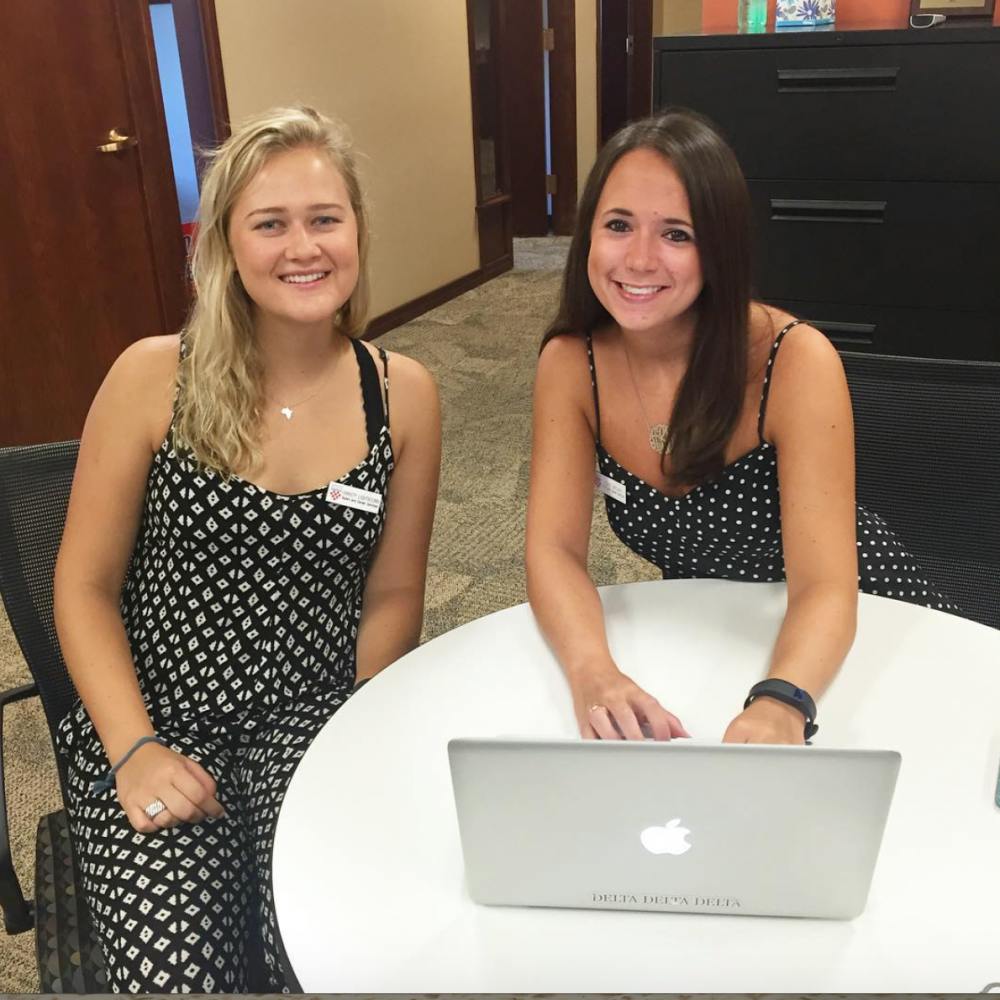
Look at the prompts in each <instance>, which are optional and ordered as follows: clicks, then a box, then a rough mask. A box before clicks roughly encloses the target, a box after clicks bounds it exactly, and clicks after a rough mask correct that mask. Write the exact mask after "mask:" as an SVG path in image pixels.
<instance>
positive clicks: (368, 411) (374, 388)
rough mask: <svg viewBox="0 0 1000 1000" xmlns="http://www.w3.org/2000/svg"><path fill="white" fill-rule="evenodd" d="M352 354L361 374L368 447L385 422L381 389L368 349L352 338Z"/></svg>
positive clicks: (372, 443) (372, 444) (374, 440)
mask: <svg viewBox="0 0 1000 1000" xmlns="http://www.w3.org/2000/svg"><path fill="white" fill-rule="evenodd" d="M351 343H352V344H353V345H354V354H355V357H357V359H358V368H359V370H360V374H361V398H362V401H363V402H364V407H365V428H366V430H367V432H368V447H369V448H374V447H375V442H376V441H378V438H379V434H381V432H382V428H383V427H384V426H385V424H386V416H385V409H384V407H383V406H382V390H381V388H380V387H379V380H378V369H377V368H376V367H375V362H374V361H373V360H372V356H371V355H370V354H369V353H368V349H367V348H366V347H364V346H363V345H362V344H361V342H360V341H357V340H353V341H351Z"/></svg>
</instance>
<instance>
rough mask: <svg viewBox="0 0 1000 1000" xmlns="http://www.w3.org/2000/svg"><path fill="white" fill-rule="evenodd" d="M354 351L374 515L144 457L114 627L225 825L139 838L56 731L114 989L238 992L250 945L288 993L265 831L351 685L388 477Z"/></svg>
mask: <svg viewBox="0 0 1000 1000" xmlns="http://www.w3.org/2000/svg"><path fill="white" fill-rule="evenodd" d="M354 349H355V354H356V357H357V361H358V365H359V369H360V375H361V386H362V393H363V399H364V407H365V420H366V428H367V436H368V445H369V451H368V454H367V456H366V457H365V458H364V459H363V460H362V461H361V462H360V463H359V464H358V465H357V466H355V467H354V468H353V469H351V470H350V471H349V472H347V473H346V474H345V475H344V476H343V477H342V478H341V479H340V480H339V482H340V483H342V484H344V485H348V486H352V487H356V488H359V489H362V490H368V491H372V492H375V493H377V494H379V495H380V496H381V497H382V498H383V502H382V504H381V506H380V508H379V509H378V510H377V511H367V510H358V509H354V508H352V507H348V506H340V505H336V504H333V503H330V502H328V501H327V499H326V492H327V487H326V486H323V487H321V488H318V489H315V490H312V491H310V492H307V493H300V494H295V495H293V496H286V495H282V494H278V493H272V492H271V491H269V490H265V489H262V488H261V487H258V486H255V485H254V484H252V483H250V482H247V481H245V480H243V479H241V478H240V477H238V476H231V477H229V478H226V477H224V476H222V475H219V474H216V473H215V472H213V471H203V470H200V469H198V468H197V467H196V466H195V465H194V464H193V463H191V462H189V461H188V460H187V459H186V458H185V457H184V456H183V455H181V454H179V453H178V452H177V451H176V450H175V449H174V447H173V445H172V434H168V435H167V439H166V440H165V441H164V443H163V445H162V447H161V448H160V449H159V451H158V452H157V453H156V456H155V457H154V459H153V463H152V467H151V469H150V473H149V480H148V484H147V488H146V499H145V506H144V510H143V515H142V522H141V525H140V528H139V532H138V536H137V540H136V545H135V550H134V553H133V555H132V559H131V562H130V565H129V568H128V572H127V575H126V578H125V584H124V587H123V590H122V599H121V609H122V617H123V620H124V623H125V629H126V632H127V635H128V639H129V642H130V644H131V648H132V656H133V659H134V661H135V665H136V672H137V674H138V677H139V685H140V688H141V690H142V694H143V698H144V699H145V702H146V707H147V709H148V711H149V715H150V718H151V719H152V722H153V726H154V727H155V729H156V732H157V734H158V735H159V736H160V737H161V738H163V739H164V740H165V741H166V742H167V744H168V745H169V746H170V747H172V748H173V749H174V750H176V751H178V752H179V753H182V754H185V755H187V756H188V757H191V758H192V759H194V760H196V761H198V762H199V763H200V764H201V765H202V766H203V767H205V768H206V770H208V771H209V773H210V774H211V775H212V776H213V777H214V778H215V779H216V781H217V783H218V798H219V800H220V802H221V803H222V805H223V807H224V808H225V810H226V816H225V817H224V818H222V819H218V820H206V821H204V822H202V823H198V824H195V825H192V824H183V825H180V826H177V827H174V828H171V829H168V830H164V831H163V832H160V833H155V834H142V833H137V832H136V831H135V830H134V829H133V828H132V826H131V824H130V823H129V821H128V819H127V818H126V816H125V814H124V812H123V811H122V809H121V807H120V806H119V804H118V801H117V799H116V797H115V792H114V790H111V791H105V792H96V793H95V792H93V791H92V790H91V784H92V782H93V781H94V780H95V779H96V778H98V777H100V776H101V775H102V773H103V772H105V771H106V770H107V768H108V761H107V757H106V756H105V753H104V749H103V747H102V745H101V742H100V740H99V739H98V736H97V734H96V732H95V730H94V727H93V725H92V723H91V721H90V719H89V717H88V716H87V713H86V710H85V709H84V708H83V706H82V705H81V704H78V705H77V706H76V708H75V709H74V710H73V711H72V712H70V714H69V715H68V716H67V717H66V718H65V719H64V720H63V723H62V726H61V729H60V750H61V752H63V753H64V754H66V756H67V758H68V762H69V799H70V801H69V812H70V820H71V829H72V834H73V838H74V845H75V848H76V852H77V858H78V862H79V865H80V874H81V877H82V880H83V883H84V888H85V891H86V895H87V899H88V903H89V905H90V911H91V915H92V917H93V919H94V923H95V925H96V928H97V931H98V934H99V936H100V938H101V942H102V945H103V947H104V952H105V956H106V960H107V966H108V978H109V982H110V984H111V986H112V988H113V989H114V990H115V991H116V992H154V993H164V992H195V993H229V992H234V991H242V990H245V989H246V988H247V982H246V974H247V955H248V949H251V948H256V949H258V951H259V949H260V948H261V946H262V947H263V953H264V957H265V960H266V964H267V968H268V973H269V976H270V979H271V987H270V988H271V989H272V990H275V989H277V990H280V989H283V988H285V987H286V986H287V985H288V984H291V985H293V986H294V976H293V974H292V973H291V970H290V969H288V968H287V962H285V961H284V960H283V955H284V950H283V948H282V947H281V942H280V936H279V934H278V928H277V924H276V921H275V916H274V907H273V899H272V887H271V849H272V846H273V840H274V830H275V824H276V821H277V818H278V809H279V807H280V805H281V801H282V798H283V797H284V794H285V790H286V789H287V787H288V783H289V781H290V780H291V777H292V773H293V771H294V770H295V767H296V765H297V763H298V761H299V760H300V758H301V757H302V755H303V754H304V753H305V751H306V749H307V748H308V747H309V744H310V743H311V741H312V739H313V738H314V736H315V735H316V733H317V732H318V731H319V730H320V728H321V727H322V726H323V725H324V723H325V722H326V721H327V720H328V719H329V718H330V717H331V716H332V715H333V713H334V712H335V711H336V710H337V709H338V708H339V707H340V706H341V705H342V704H343V703H344V701H345V700H346V699H347V698H348V696H349V694H350V692H351V689H352V686H353V684H354V678H355V650H356V641H357V634H358V623H359V620H360V617H361V602H362V595H363V589H364V583H365V576H366V573H367V570H368V566H369V563H370V561H371V559H372V555H373V552H374V549H375V545H376V543H377V542H378V539H379V536H380V534H381V531H382V526H383V523H384V518H385V502H386V500H387V491H388V486H389V478H390V474H391V472H392V469H393V454H392V443H391V440H390V436H389V420H388V405H386V406H385V407H383V403H382V393H381V389H380V382H381V381H382V380H381V379H380V377H379V372H378V370H377V368H376V364H375V362H374V361H373V359H372V357H371V355H370V354H369V353H368V351H367V350H366V349H365V348H364V347H363V346H362V345H360V344H358V343H355V344H354ZM379 353H380V355H381V360H382V365H383V366H384V375H385V387H386V393H387V395H386V401H387V402H388V369H387V363H388V362H387V358H386V356H385V354H384V352H381V351H380V352H379ZM255 927H256V928H257V931H253V930H252V928H255ZM257 932H259V934H260V938H261V941H254V940H251V937H252V936H256V933H257Z"/></svg>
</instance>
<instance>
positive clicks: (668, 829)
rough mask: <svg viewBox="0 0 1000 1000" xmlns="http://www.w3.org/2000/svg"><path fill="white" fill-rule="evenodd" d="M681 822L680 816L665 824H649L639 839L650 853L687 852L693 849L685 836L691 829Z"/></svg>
mask: <svg viewBox="0 0 1000 1000" xmlns="http://www.w3.org/2000/svg"><path fill="white" fill-rule="evenodd" d="M680 824H681V818H680V816H678V817H677V818H676V819H672V820H670V822H669V823H664V824H663V826H647V827H646V829H645V830H643V831H642V833H640V834H639V840H641V841H642V846H643V847H645V848H646V850H647V851H649V853H650V854H686V853H687V852H688V851H690V850H691V845H690V844H689V843H688V842H687V840H685V839H684V838H685V837H687V835H688V834H689V833H690V832H691V831H690V830H689V829H688V828H687V827H686V826H681V825H680Z"/></svg>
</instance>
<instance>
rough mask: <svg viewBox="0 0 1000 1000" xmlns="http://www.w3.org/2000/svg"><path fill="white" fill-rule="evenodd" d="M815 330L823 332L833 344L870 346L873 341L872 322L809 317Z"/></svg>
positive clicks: (873, 327)
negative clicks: (848, 321)
mask: <svg viewBox="0 0 1000 1000" xmlns="http://www.w3.org/2000/svg"><path fill="white" fill-rule="evenodd" d="M809 323H811V324H812V325H813V326H814V327H816V329H817V330H819V331H820V332H821V333H825V334H826V335H827V336H828V337H829V338H830V339H831V340H832V341H833V342H834V343H835V344H842V345H844V346H845V347H846V346H857V347H871V345H872V344H873V343H874V342H875V324H874V323H842V322H840V321H839V320H827V319H811V320H809Z"/></svg>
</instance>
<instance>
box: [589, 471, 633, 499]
mask: <svg viewBox="0 0 1000 1000" xmlns="http://www.w3.org/2000/svg"><path fill="white" fill-rule="evenodd" d="M594 489H595V490H597V492H598V493H603V494H604V495H605V496H606V497H611V499H612V500H617V501H618V502H619V503H625V484H624V483H616V482H615V481H614V480H613V479H609V478H608V477H607V476H602V475H601V474H600V473H599V472H595V473H594Z"/></svg>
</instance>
